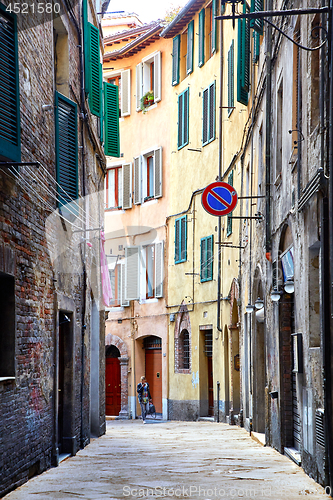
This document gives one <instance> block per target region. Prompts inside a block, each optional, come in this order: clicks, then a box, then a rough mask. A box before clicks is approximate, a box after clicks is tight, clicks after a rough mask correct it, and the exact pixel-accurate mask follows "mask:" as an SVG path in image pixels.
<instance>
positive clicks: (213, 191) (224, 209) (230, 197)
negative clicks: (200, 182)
mask: <svg viewBox="0 0 333 500" xmlns="http://www.w3.org/2000/svg"><path fill="white" fill-rule="evenodd" d="M237 199H238V197H237V193H236V191H235V189H234V188H233V186H231V185H230V184H227V183H226V182H222V181H217V182H212V184H209V185H208V186H207V187H206V188H205V190H204V192H203V193H202V196H201V203H202V206H203V207H204V209H205V210H206V212H208V213H209V214H211V215H215V216H217V217H220V216H223V215H228V214H230V213H231V212H232V211H233V210H234V209H235V207H236V205H237Z"/></svg>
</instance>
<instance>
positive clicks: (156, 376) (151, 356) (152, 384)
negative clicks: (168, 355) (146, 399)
mask: <svg viewBox="0 0 333 500" xmlns="http://www.w3.org/2000/svg"><path fill="white" fill-rule="evenodd" d="M146 379H147V382H148V384H149V389H150V394H151V397H152V399H153V403H154V406H155V409H156V413H162V350H161V349H146Z"/></svg>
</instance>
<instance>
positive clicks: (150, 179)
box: [147, 156, 154, 198]
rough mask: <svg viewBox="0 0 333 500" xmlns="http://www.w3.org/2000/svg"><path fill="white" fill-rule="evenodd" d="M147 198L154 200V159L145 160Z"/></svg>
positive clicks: (151, 157)
mask: <svg viewBox="0 0 333 500" xmlns="http://www.w3.org/2000/svg"><path fill="white" fill-rule="evenodd" d="M147 198H154V157H153V156H148V158H147Z"/></svg>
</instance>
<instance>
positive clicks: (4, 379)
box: [0, 377, 16, 382]
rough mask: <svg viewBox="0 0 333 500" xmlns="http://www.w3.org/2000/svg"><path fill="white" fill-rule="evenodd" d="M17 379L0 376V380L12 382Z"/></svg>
mask: <svg viewBox="0 0 333 500" xmlns="http://www.w3.org/2000/svg"><path fill="white" fill-rule="evenodd" d="M12 380H16V377H0V382H10V381H12Z"/></svg>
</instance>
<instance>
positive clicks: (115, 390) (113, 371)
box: [105, 358, 121, 416]
mask: <svg viewBox="0 0 333 500" xmlns="http://www.w3.org/2000/svg"><path fill="white" fill-rule="evenodd" d="M105 361H106V363H105V414H106V415H117V416H118V415H119V412H120V410H121V380H120V362H119V359H118V358H106V360H105Z"/></svg>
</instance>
